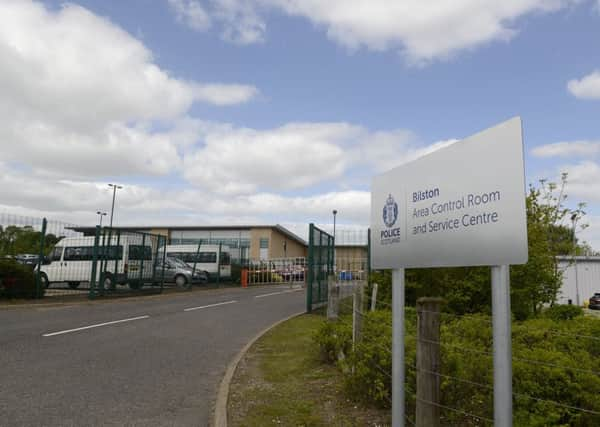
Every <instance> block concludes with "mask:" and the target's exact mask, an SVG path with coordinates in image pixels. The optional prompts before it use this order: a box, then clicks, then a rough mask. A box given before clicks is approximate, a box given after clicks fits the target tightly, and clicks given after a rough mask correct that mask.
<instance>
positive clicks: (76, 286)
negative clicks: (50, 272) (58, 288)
mask: <svg viewBox="0 0 600 427" xmlns="http://www.w3.org/2000/svg"><path fill="white" fill-rule="evenodd" d="M78 287H79V282H69V288H71V289H77V288H78Z"/></svg>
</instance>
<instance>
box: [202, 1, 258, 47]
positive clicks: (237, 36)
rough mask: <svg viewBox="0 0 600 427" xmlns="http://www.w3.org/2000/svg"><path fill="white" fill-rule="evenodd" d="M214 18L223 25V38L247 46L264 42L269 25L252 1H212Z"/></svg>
mask: <svg viewBox="0 0 600 427" xmlns="http://www.w3.org/2000/svg"><path fill="white" fill-rule="evenodd" d="M212 3H213V5H214V16H215V18H216V19H218V20H220V21H221V22H222V24H223V32H222V38H223V39H224V40H226V41H229V42H232V43H236V44H241V45H247V44H253V43H260V42H262V41H264V38H265V32H266V30H267V24H266V23H265V21H264V19H263V18H262V17H261V16H260V15H259V13H258V11H257V10H256V6H255V5H254V4H253V3H252V1H239V0H212Z"/></svg>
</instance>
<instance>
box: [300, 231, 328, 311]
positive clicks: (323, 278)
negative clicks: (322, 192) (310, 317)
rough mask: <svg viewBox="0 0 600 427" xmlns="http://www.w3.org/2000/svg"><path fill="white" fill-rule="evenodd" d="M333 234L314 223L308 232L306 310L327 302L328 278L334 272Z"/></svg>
mask: <svg viewBox="0 0 600 427" xmlns="http://www.w3.org/2000/svg"><path fill="white" fill-rule="evenodd" d="M334 256H335V253H334V240H333V236H332V235H331V234H329V233H326V232H325V231H323V230H321V229H320V228H318V227H315V225H314V224H312V223H311V224H310V226H309V233H308V263H307V264H308V265H307V267H308V268H307V275H306V276H307V277H306V311H307V312H308V313H310V312H311V311H312V310H313V309H314V308H317V307H320V306H322V305H324V304H326V303H327V278H328V276H329V275H331V274H334V270H333V266H334Z"/></svg>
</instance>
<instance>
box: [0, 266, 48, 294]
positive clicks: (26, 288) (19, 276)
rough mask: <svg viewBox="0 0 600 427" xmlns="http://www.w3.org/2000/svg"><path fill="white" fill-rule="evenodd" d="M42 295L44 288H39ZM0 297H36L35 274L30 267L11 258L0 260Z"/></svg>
mask: <svg viewBox="0 0 600 427" xmlns="http://www.w3.org/2000/svg"><path fill="white" fill-rule="evenodd" d="M40 292H41V293H42V295H39V296H43V293H44V290H43V289H40ZM0 297H2V298H37V297H38V294H37V291H36V280H35V274H34V272H33V271H32V270H31V268H29V267H27V266H24V265H21V264H19V263H17V262H16V261H14V260H11V259H2V260H0Z"/></svg>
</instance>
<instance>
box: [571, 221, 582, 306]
mask: <svg viewBox="0 0 600 427" xmlns="http://www.w3.org/2000/svg"><path fill="white" fill-rule="evenodd" d="M571 222H572V223H573V266H574V267H575V302H576V303H577V305H578V306H579V305H580V302H579V277H578V274H577V243H576V240H575V228H576V226H577V214H576V213H574V214H573V215H571Z"/></svg>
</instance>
